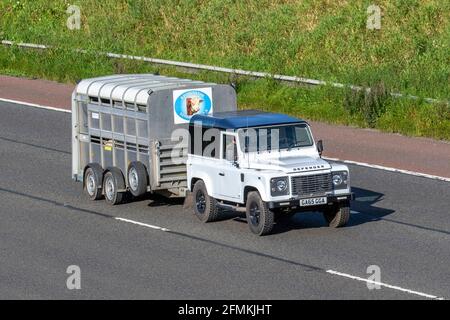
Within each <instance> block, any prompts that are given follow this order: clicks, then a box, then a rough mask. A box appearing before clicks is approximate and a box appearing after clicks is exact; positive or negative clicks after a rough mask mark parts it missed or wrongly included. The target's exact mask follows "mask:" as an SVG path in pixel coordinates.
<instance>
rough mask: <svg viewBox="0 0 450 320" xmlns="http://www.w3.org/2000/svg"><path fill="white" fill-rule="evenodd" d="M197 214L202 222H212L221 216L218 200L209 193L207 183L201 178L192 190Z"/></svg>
mask: <svg viewBox="0 0 450 320" xmlns="http://www.w3.org/2000/svg"><path fill="white" fill-rule="evenodd" d="M192 195H193V198H194V213H195V216H196V217H197V218H198V219H199V220H200V221H202V222H212V221H214V220H217V218H218V216H219V208H218V206H217V200H216V199H214V198H213V197H211V196H209V195H208V191H207V190H206V186H205V183H204V182H203V181H202V180H199V181H197V182H196V183H195V185H194V189H193V190H192Z"/></svg>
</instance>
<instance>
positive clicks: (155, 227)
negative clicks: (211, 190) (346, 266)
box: [114, 212, 444, 300]
mask: <svg viewBox="0 0 450 320" xmlns="http://www.w3.org/2000/svg"><path fill="white" fill-rule="evenodd" d="M355 213H356V212H355ZM114 219H115V220H119V221H123V222H128V223H132V224H135V225H138V226H142V227H146V228H151V229H155V230H160V231H164V232H170V229H167V228H163V227H158V226H154V225H151V224H147V223H142V222H139V221H134V220H130V219H125V218H119V217H115V218H114ZM326 272H327V273H329V274H333V275H337V276H341V277H345V278H349V279H353V280H358V281H363V282H366V283H371V284H375V285H379V286H383V287H386V288H389V289H393V290H398V291H402V292H406V293H409V294H414V295H418V296H421V297H425V298H429V299H435V300H444V298H443V297H438V296H435V295H431V294H427V293H423V292H419V291H414V290H409V289H405V288H401V287H398V286H393V285H390V284H387V283H383V282H378V281H373V280H368V279H364V278H360V277H356V276H352V275H350V274H347V273H342V272H338V271H334V270H326Z"/></svg>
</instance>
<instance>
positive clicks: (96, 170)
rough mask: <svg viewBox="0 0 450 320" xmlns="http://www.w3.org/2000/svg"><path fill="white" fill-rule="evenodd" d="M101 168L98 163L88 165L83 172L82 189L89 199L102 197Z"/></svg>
mask: <svg viewBox="0 0 450 320" xmlns="http://www.w3.org/2000/svg"><path fill="white" fill-rule="evenodd" d="M102 177H103V169H102V167H101V166H100V165H98V164H92V165H89V167H88V168H87V169H86V171H85V172H84V179H83V187H84V191H85V192H86V194H87V195H88V197H89V199H91V200H99V199H101V197H102Z"/></svg>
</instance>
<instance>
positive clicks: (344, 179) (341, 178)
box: [333, 171, 348, 189]
mask: <svg viewBox="0 0 450 320" xmlns="http://www.w3.org/2000/svg"><path fill="white" fill-rule="evenodd" d="M333 185H334V188H335V189H347V187H348V172H347V171H338V172H333Z"/></svg>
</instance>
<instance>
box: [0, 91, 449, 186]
mask: <svg viewBox="0 0 450 320" xmlns="http://www.w3.org/2000/svg"><path fill="white" fill-rule="evenodd" d="M0 101H3V102H9V103H14V104H19V105H24V106H27V107H33V108H40V109H46V110H52V111H60V112H66V113H72V111H71V110H66V109H62V108H55V107H49V106H43V105H39V104H34V103H29V102H24V101H18V100H11V99H3V98H0ZM323 159H325V160H329V161H338V162H343V163H348V164H354V165H357V166H361V167H367V168H372V169H379V170H384V171H390V172H398V173H403V174H408V175H411V176H416V177H422V178H428V179H433V180H440V181H446V182H450V178H448V177H441V176H436V175H432V174H427V173H421V172H415V171H410V170H403V169H397V168H392V167H385V166H380V165H377V164H370V163H365V162H359V161H353V160H342V159H338V158H330V157H323Z"/></svg>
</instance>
